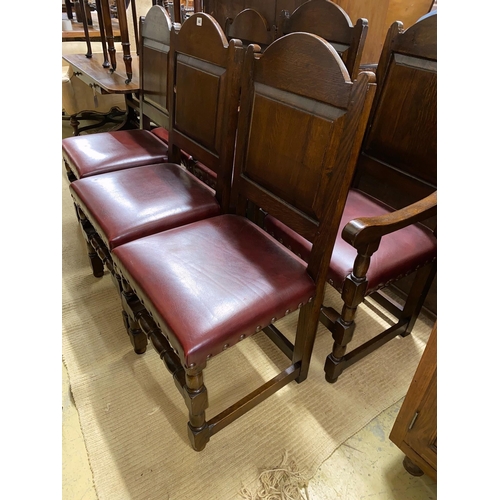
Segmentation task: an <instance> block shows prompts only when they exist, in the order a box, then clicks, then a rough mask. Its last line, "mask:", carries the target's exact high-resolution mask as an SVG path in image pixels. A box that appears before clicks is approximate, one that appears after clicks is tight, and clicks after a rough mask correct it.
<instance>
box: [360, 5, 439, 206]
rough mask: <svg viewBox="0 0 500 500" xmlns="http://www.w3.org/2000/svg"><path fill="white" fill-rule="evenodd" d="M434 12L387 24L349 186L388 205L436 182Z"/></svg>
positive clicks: (405, 201)
mask: <svg viewBox="0 0 500 500" xmlns="http://www.w3.org/2000/svg"><path fill="white" fill-rule="evenodd" d="M436 32H437V12H436V11H433V12H432V13H430V14H427V15H426V16H424V17H423V18H421V19H420V20H419V22H417V23H416V24H415V25H413V26H411V27H409V28H408V29H406V30H403V25H402V24H401V23H400V22H395V23H394V24H393V25H392V26H391V27H390V29H389V31H388V34H387V37H386V42H385V45H384V48H383V51H382V54H381V58H380V62H379V64H378V67H377V71H376V74H377V83H378V91H377V94H376V96H375V101H374V104H373V108H372V112H371V116H370V121H369V127H368V129H367V133H366V136H365V138H364V141H363V146H362V150H361V155H360V158H359V161H358V166H357V172H356V180H355V186H356V187H358V188H360V189H363V190H364V191H367V192H368V193H370V194H372V195H374V196H375V197H376V198H377V199H379V200H382V201H384V202H385V203H387V204H388V205H390V206H392V207H394V208H402V207H404V206H407V205H409V204H411V203H414V202H416V201H418V200H420V199H422V198H424V197H425V196H428V195H429V194H431V193H432V192H433V191H435V190H436V188H437V37H436Z"/></svg>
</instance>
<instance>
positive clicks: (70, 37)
mask: <svg viewBox="0 0 500 500" xmlns="http://www.w3.org/2000/svg"><path fill="white" fill-rule="evenodd" d="M111 24H112V26H113V37H114V41H115V42H120V41H121V36H120V26H119V24H118V20H117V19H112V20H111ZM71 26H72V28H73V29H72V30H69V31H63V32H62V41H63V42H85V41H86V38H85V31H84V30H83V23H79V22H77V21H76V20H75V19H73V20H72V21H71ZM88 28H89V38H90V41H91V42H100V41H101V32H100V31H99V25H98V24H97V23H95V24H94V25H93V26H89V27H88Z"/></svg>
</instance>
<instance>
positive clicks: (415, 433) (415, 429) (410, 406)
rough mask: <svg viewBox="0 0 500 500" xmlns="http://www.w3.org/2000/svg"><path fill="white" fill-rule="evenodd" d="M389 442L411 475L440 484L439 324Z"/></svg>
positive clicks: (435, 327) (430, 340) (416, 373)
mask: <svg viewBox="0 0 500 500" xmlns="http://www.w3.org/2000/svg"><path fill="white" fill-rule="evenodd" d="M389 439H390V440H391V441H392V442H393V443H394V444H395V445H396V446H397V447H398V448H400V449H401V451H403V453H404V454H405V455H406V456H405V459H404V460H403V465H404V467H405V469H406V470H407V471H408V472H409V473H410V474H412V475H414V476H421V475H422V474H424V473H425V474H427V475H428V476H430V477H431V478H432V479H434V481H437V324H436V325H434V328H433V330H432V333H431V336H430V337H429V340H428V342H427V346H426V348H425V351H424V354H423V355H422V359H421V360H420V363H419V365H418V368H417V371H416V372H415V376H414V377H413V380H412V381H411V385H410V388H409V389H408V393H407V394H406V397H405V400H404V402H403V405H402V406H401V409H400V410H399V414H398V416H397V418H396V421H395V422H394V426H393V428H392V431H391V434H390V435H389Z"/></svg>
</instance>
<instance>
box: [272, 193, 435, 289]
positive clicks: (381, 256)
mask: <svg viewBox="0 0 500 500" xmlns="http://www.w3.org/2000/svg"><path fill="white" fill-rule="evenodd" d="M392 211H393V209H391V208H390V207H388V206H387V205H384V204H383V203H380V202H379V201H377V200H375V199H374V198H371V197H369V196H368V195H366V194H364V193H361V192H360V191H357V190H355V189H352V190H350V191H349V194H348V196H347V202H346V206H345V208H344V213H343V215H342V220H341V222H340V226H339V232H338V233H337V239H336V241H335V246H334V248H333V254H332V259H331V261H330V270H329V273H328V278H327V279H328V282H329V283H330V285H332V286H333V287H334V288H335V289H336V290H338V291H339V292H340V291H341V290H342V286H343V283H344V280H345V278H346V277H347V276H348V275H349V273H350V272H351V271H352V269H353V265H354V260H355V259H356V255H357V251H356V249H355V248H354V247H352V246H351V245H349V243H347V242H346V241H344V240H343V239H342V237H341V234H342V230H343V229H344V227H345V225H346V224H347V223H348V222H349V221H351V220H353V219H356V218H358V217H372V216H377V215H383V214H386V213H388V212H392ZM264 227H265V229H266V231H268V232H269V234H271V235H272V236H274V237H275V238H276V239H278V240H279V241H280V242H282V243H283V244H284V245H285V246H287V247H288V248H290V249H291V250H292V251H293V252H294V253H296V254H297V255H299V256H300V257H301V258H303V259H305V260H306V261H307V259H308V256H309V253H310V250H311V243H309V242H308V241H307V240H306V239H304V238H302V237H301V236H300V235H298V234H297V233H295V232H294V231H292V230H291V229H289V228H288V227H286V226H285V225H284V224H282V223H281V222H280V221H278V220H277V219H275V218H274V217H271V216H266V218H265V221H264ZM436 251H437V240H436V238H435V237H434V235H433V234H432V232H431V231H430V230H429V229H427V228H426V227H424V226H421V225H413V226H409V227H406V228H404V229H400V230H399V231H396V232H394V233H392V234H390V235H387V236H384V237H382V241H381V242H380V247H379V249H378V250H377V251H376V252H375V253H374V254H373V256H372V258H371V261H370V267H369V269H368V272H367V275H366V277H367V280H368V288H367V295H369V294H370V293H372V292H374V291H375V290H377V289H378V288H380V287H382V286H385V285H386V284H388V283H389V282H391V281H394V280H396V279H398V278H400V277H403V276H405V275H406V274H408V273H409V272H411V271H413V270H415V269H416V268H417V267H420V266H422V265H424V264H426V263H428V262H431V261H432V260H433V259H435V258H436Z"/></svg>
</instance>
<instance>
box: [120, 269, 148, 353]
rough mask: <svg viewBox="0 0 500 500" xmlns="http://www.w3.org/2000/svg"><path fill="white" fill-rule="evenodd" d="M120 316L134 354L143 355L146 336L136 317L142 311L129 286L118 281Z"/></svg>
mask: <svg viewBox="0 0 500 500" xmlns="http://www.w3.org/2000/svg"><path fill="white" fill-rule="evenodd" d="M120 287H121V290H122V291H121V301H122V316H123V323H124V325H125V329H126V330H127V334H128V336H129V339H130V342H131V344H132V346H133V347H134V351H135V353H136V354H144V353H145V352H146V349H147V347H148V336H147V335H146V334H145V333H144V332H143V331H142V329H141V327H140V324H139V322H138V318H137V315H138V313H139V312H142V311H143V310H144V306H143V305H142V304H141V302H140V301H139V299H138V298H137V296H136V295H135V293H134V291H133V290H132V288H131V287H130V285H129V284H128V283H127V282H126V281H125V280H124V279H120Z"/></svg>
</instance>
